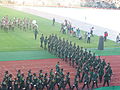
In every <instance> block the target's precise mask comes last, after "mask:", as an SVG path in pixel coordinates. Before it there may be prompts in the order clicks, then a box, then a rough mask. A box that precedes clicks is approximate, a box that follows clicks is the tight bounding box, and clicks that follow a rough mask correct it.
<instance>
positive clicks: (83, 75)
mask: <svg viewBox="0 0 120 90" xmlns="http://www.w3.org/2000/svg"><path fill="white" fill-rule="evenodd" d="M84 75H85V73H84V72H83V73H82V78H81V81H80V82H82V81H83V77H84Z"/></svg>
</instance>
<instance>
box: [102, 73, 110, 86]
mask: <svg viewBox="0 0 120 90" xmlns="http://www.w3.org/2000/svg"><path fill="white" fill-rule="evenodd" d="M109 81H110V74H109V73H108V72H106V73H105V75H104V83H103V87H104V86H105V84H106V83H107V86H109Z"/></svg>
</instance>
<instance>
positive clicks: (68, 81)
mask: <svg viewBox="0 0 120 90" xmlns="http://www.w3.org/2000/svg"><path fill="white" fill-rule="evenodd" d="M65 82H66V83H65V86H66V85H67V84H68V85H69V88H70V89H71V85H70V73H69V72H68V73H67V75H66V80H65Z"/></svg>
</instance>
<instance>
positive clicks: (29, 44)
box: [0, 6, 120, 51]
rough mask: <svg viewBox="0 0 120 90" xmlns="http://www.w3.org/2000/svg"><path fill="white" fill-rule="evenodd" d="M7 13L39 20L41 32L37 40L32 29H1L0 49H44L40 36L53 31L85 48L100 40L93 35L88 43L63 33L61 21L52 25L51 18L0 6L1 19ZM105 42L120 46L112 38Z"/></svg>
mask: <svg viewBox="0 0 120 90" xmlns="http://www.w3.org/2000/svg"><path fill="white" fill-rule="evenodd" d="M6 15H8V17H9V18H11V19H12V20H13V18H14V17H17V18H21V19H23V18H29V19H31V20H37V23H38V26H39V33H38V38H37V40H34V33H33V31H32V30H27V31H26V32H24V31H23V30H20V29H19V28H15V31H14V32H13V31H9V32H8V33H5V32H4V31H3V30H1V29H0V51H25V50H26V51H27V50H42V49H41V48H40V47H39V46H40V39H39V38H40V36H41V34H44V36H49V35H51V34H52V33H53V34H56V35H58V37H62V38H65V39H66V40H69V41H72V43H76V44H77V45H80V46H82V47H84V48H97V47H98V41H99V37H98V36H94V37H91V43H90V44H87V43H86V41H85V40H84V39H83V40H79V39H78V38H76V37H73V36H71V35H68V34H62V33H61V32H60V27H61V24H60V23H55V26H52V21H51V20H48V19H45V18H41V17H39V16H35V15H32V14H28V13H23V12H20V11H17V10H13V9H10V8H4V7H1V6H0V19H1V18H2V17H3V16H6ZM81 33H82V35H83V34H84V31H82V30H81ZM104 44H105V47H107V48H108V47H109V48H111V47H120V46H115V42H114V41H111V40H108V41H107V42H105V43H104Z"/></svg>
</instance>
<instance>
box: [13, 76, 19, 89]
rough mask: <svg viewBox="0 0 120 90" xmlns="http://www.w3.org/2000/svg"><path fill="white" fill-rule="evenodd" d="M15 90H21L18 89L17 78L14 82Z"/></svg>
mask: <svg viewBox="0 0 120 90" xmlns="http://www.w3.org/2000/svg"><path fill="white" fill-rule="evenodd" d="M14 90H19V89H18V80H17V78H15V80H14Z"/></svg>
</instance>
